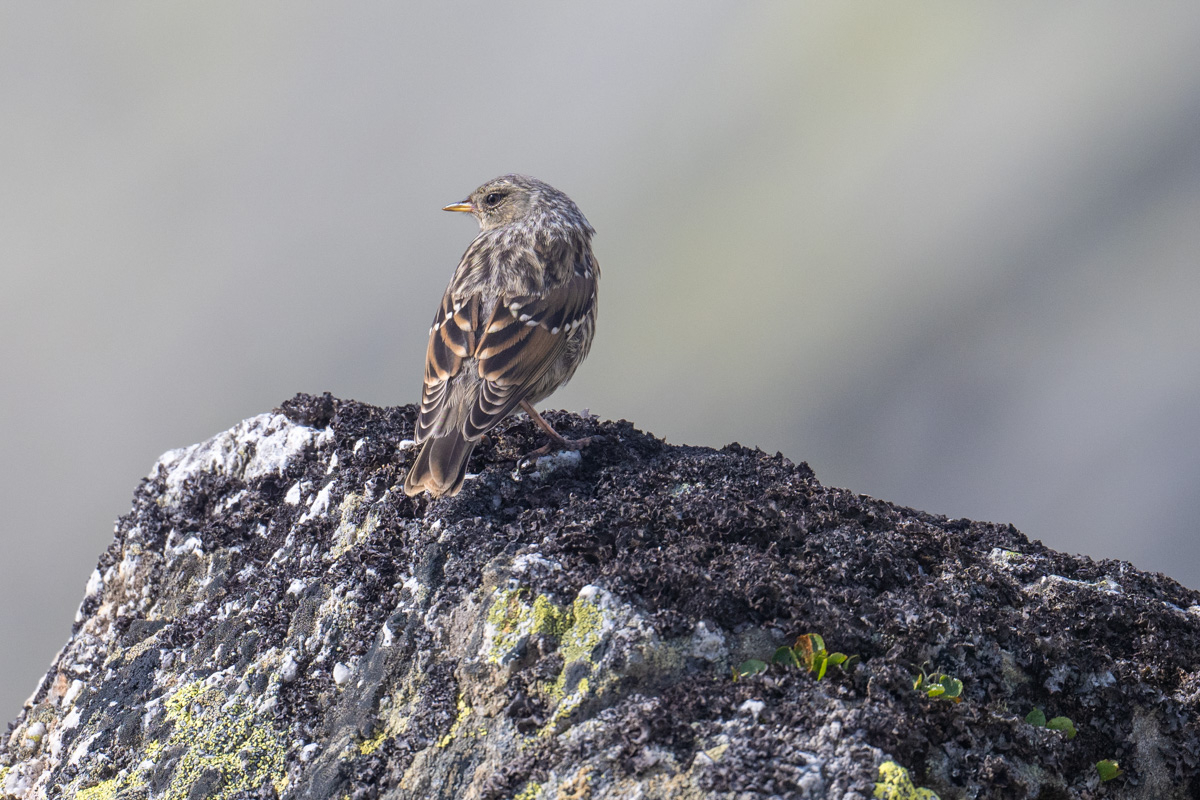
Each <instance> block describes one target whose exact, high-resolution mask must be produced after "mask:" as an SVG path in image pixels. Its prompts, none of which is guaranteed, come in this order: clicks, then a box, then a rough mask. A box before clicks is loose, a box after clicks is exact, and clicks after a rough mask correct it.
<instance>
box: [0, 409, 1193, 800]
mask: <svg viewBox="0 0 1200 800" xmlns="http://www.w3.org/2000/svg"><path fill="white" fill-rule="evenodd" d="M413 416H414V412H413V409H412V407H401V408H393V409H380V408H372V407H370V406H366V405H362V404H360V403H355V402H349V401H341V400H336V399H334V398H332V397H330V396H328V395H325V396H324V397H310V396H305V395H299V396H297V397H296V398H294V399H292V400H290V401H288V402H287V403H285V404H284V405H283V406H282V407H281V408H280V409H278V410H277V411H276V412H275V413H273V414H264V415H262V416H258V417H254V418H252V419H249V420H246V421H245V422H243V423H241V424H239V425H237V426H236V427H234V428H233V429H232V430H230V431H227V432H225V433H223V434H220V435H219V436H217V437H215V438H213V439H211V440H209V441H207V442H204V443H202V444H199V445H195V446H193V447H189V448H186V449H183V450H176V451H172V452H170V453H167V454H166V455H164V456H163V457H162V458H161V459H159V461H158V463H157V464H156V465H155V467H154V469H153V471H152V472H151V473H150V475H149V476H148V477H147V478H146V479H145V480H144V481H143V482H142V484H141V486H140V487H139V488H138V490H137V493H136V495H135V497H134V503H133V509H132V510H131V511H130V513H129V514H127V515H126V516H124V517H122V518H121V520H120V522H119V524H118V526H117V534H116V537H115V538H114V540H113V542H112V544H111V546H110V547H109V548H108V550H107V551H106V552H105V553H104V555H103V556H102V557H101V559H100V563H99V566H98V567H97V571H96V573H95V574H94V575H93V576H92V579H91V580H90V581H89V582H88V586H87V590H86V595H85V597H84V600H83V603H82V605H81V606H80V609H79V614H78V617H77V620H76V624H75V628H74V631H73V633H72V636H71V638H70V640H69V641H68V642H67V644H66V646H65V647H64V648H63V650H62V651H61V653H60V654H59V655H58V657H57V658H56V659H55V661H54V663H53V664H52V665H51V667H50V670H49V672H47V674H46V677H45V679H44V680H43V681H42V684H41V685H40V686H39V687H38V689H37V691H36V692H35V694H34V695H33V697H32V698H30V701H29V702H28V703H27V704H26V706H25V709H24V710H23V711H22V713H21V715H20V716H19V717H18V719H17V720H16V721H15V722H14V723H13V724H12V726H11V727H10V730H9V734H8V736H7V737H6V738H5V739H4V740H3V742H0V797H20V798H27V797H29V798H32V797H55V798H57V797H66V798H70V797H75V798H79V800H100V799H101V798H173V799H180V800H182V799H183V798H200V797H208V798H235V797H236V798H256V797H257V798H270V797H284V798H344V797H350V798H374V797H384V798H429V797H437V798H480V799H481V800H482V799H484V798H488V799H494V800H499V799H500V798H520V800H534V799H535V798H543V799H545V800H549V799H550V798H633V797H640V798H700V797H722V798H752V797H796V798H864V799H865V798H870V797H892V798H917V797H931V796H934V795H933V794H932V793H933V792H936V793H937V796H940V797H942V798H968V797H971V798H974V797H980V798H984V797H1004V798H1012V799H1013V800H1019V799H1020V798H1042V800H1046V799H1047V798H1058V799H1063V798H1081V799H1082V798H1102V797H1121V798H1126V797H1127V798H1193V797H1198V796H1200V732H1198V729H1197V713H1198V712H1200V595H1198V594H1197V593H1196V592H1194V591H1190V590H1188V589H1185V588H1183V587H1181V586H1179V585H1178V584H1176V583H1174V582H1173V581H1171V580H1169V579H1167V578H1165V577H1163V576H1161V575H1156V574H1147V573H1143V572H1139V571H1137V570H1135V569H1133V568H1132V567H1130V566H1129V565H1128V564H1125V563H1121V562H1116V561H1100V562H1095V561H1092V560H1090V559H1088V558H1085V557H1079V556H1069V555H1063V554H1061V553H1056V552H1053V551H1051V550H1049V549H1047V548H1045V547H1043V546H1042V545H1041V544H1040V543H1038V542H1030V541H1029V540H1027V539H1026V538H1025V537H1024V536H1023V535H1021V533H1020V532H1018V531H1017V530H1015V529H1014V528H1013V527H1011V526H1007V525H993V524H987V523H978V522H970V521H968V520H963V519H959V520H948V519H946V518H944V517H938V516H933V515H930V514H925V513H921V512H918V511H914V510H912V509H907V508H899V507H896V506H894V505H891V504H888V503H886V502H882V501H879V500H874V499H871V498H869V497H865V496H862V495H855V494H853V493H850V492H847V491H844V490H841V489H832V488H827V487H824V486H822V485H821V484H819V483H818V482H817V481H816V479H815V477H814V476H813V473H812V471H811V470H810V469H809V468H808V467H807V466H806V465H804V464H799V465H796V464H792V463H790V462H789V461H787V460H786V459H784V458H783V457H782V456H779V455H775V456H769V455H766V454H764V453H762V452H759V451H756V450H749V449H746V448H744V447H740V446H738V445H730V446H728V447H726V448H724V449H722V450H720V451H717V450H711V449H707V448H699V447H676V446H669V445H667V444H665V443H664V442H662V441H661V440H658V439H655V438H654V437H652V436H649V435H646V434H644V433H641V432H639V431H637V430H635V429H634V428H633V427H632V426H631V425H630V424H629V423H627V422H603V423H602V422H598V421H596V420H594V419H591V418H580V417H576V416H571V415H567V414H563V413H557V414H556V413H551V414H549V418H550V419H551V421H552V422H553V423H554V424H555V425H556V426H558V428H559V430H561V431H564V433H566V434H567V435H571V436H588V435H591V436H602V437H603V441H600V442H597V443H595V444H593V445H592V446H591V447H589V448H588V449H587V450H586V451H584V452H583V453H582V458H575V457H573V456H572V457H569V458H551V459H548V460H545V461H543V460H538V461H535V462H534V463H532V464H530V463H524V462H523V461H522V459H521V458H520V456H521V454H523V453H525V452H528V451H529V450H531V449H533V448H534V447H536V446H537V445H539V444H541V439H540V438H539V434H538V432H537V431H536V430H535V429H534V427H533V426H532V425H531V423H530V422H529V421H528V420H526V419H524V418H523V417H522V418H520V419H511V420H509V421H507V422H506V423H505V424H504V425H502V426H501V427H500V428H499V429H498V431H497V432H495V434H494V435H493V436H492V437H491V439H490V440H488V441H486V442H484V443H483V444H482V445H481V446H480V447H479V448H478V449H477V452H476V455H475V456H474V460H473V461H472V467H471V468H472V469H473V470H477V471H478V472H479V475H478V477H476V478H474V479H471V480H469V481H468V482H467V484H466V486H465V488H464V489H463V491H462V493H461V494H460V495H459V496H457V497H455V498H451V499H446V500H438V501H430V500H429V499H428V498H424V497H422V498H415V499H410V498H407V497H405V495H404V492H403V491H402V490H401V485H402V481H403V478H404V474H405V469H406V464H407V463H409V462H410V461H411V460H412V458H413V456H414V453H415V451H414V450H413V448H412V444H411V436H412V425H413ZM1130 533H1131V535H1136V532H1134V531H1131V532H1130ZM809 633H816V634H819V635H820V636H821V637H823V642H824V645H825V646H826V647H827V648H828V651H830V652H832V651H837V652H839V653H844V654H847V655H856V656H858V659H857V662H858V663H857V665H855V666H853V668H851V669H845V668H844V667H845V665H836V664H833V663H832V662H835V661H837V660H839V659H838V658H837V657H832V659H831V662H830V663H829V664H828V665H827V669H826V671H825V673H824V675H823V676H821V675H820V671H819V670H817V671H812V672H810V671H809V670H808V669H806V668H805V667H806V666H807V665H808V664H807V663H806V659H807V658H808V655H807V654H806V652H805V651H804V650H803V648H792V647H791V646H792V645H794V644H796V642H797V640H798V639H799V638H801V637H804V639H803V641H806V642H809V643H810V645H812V644H819V642H818V640H816V639H813V638H810V637H805V635H806V634H809ZM785 646H786V647H787V648H788V649H784V650H779V648H781V647H785ZM819 652H820V651H819V650H818V653H819ZM777 655H778V657H779V658H780V659H787V660H792V661H793V663H792V664H791V665H785V664H773V665H772V664H770V662H771V661H772V659H773V658H774V657H776V656H777ZM818 660H819V659H818ZM801 662H805V663H801ZM797 663H800V666H797V665H796V664H797ZM735 673H736V674H737V680H735V679H734V675H735ZM922 674H923V675H924V677H923V678H922V679H921V684H920V688H919V689H914V681H915V679H917V678H918V677H920V676H922ZM959 686H960V687H961V692H959V688H958V687H959ZM939 693H940V696H935V695H939ZM959 693H960V696H959V697H957V698H955V697H953V695H955V694H959ZM955 700H959V701H960V702H955ZM1034 708H1037V709H1041V711H1042V712H1043V714H1044V716H1043V718H1042V719H1049V720H1050V722H1048V723H1046V725H1049V727H1047V726H1046V725H1037V724H1034V723H1033V722H1026V721H1025V718H1026V715H1027V714H1029V712H1030V711H1031V710H1033V709H1034ZM1057 717H1066V718H1069V720H1070V721H1071V723H1072V725H1073V727H1074V729H1075V730H1076V731H1077V735H1075V736H1074V738H1068V734H1067V732H1066V731H1065V730H1059V729H1055V724H1058V726H1059V727H1063V726H1062V724H1061V723H1055V720H1054V719H1053V718H1057ZM1034 719H1035V721H1037V719H1036V715H1035V718H1034ZM1101 760H1112V761H1116V762H1117V763H1118V765H1119V769H1120V770H1121V774H1120V775H1119V776H1118V777H1116V778H1114V779H1111V780H1109V781H1101V778H1100V773H1099V771H1098V770H1097V766H1096V765H1097V762H1100V761H1101Z"/></svg>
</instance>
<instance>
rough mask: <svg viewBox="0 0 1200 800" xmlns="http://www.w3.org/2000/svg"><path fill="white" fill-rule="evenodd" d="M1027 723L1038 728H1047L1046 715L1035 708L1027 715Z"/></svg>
mask: <svg viewBox="0 0 1200 800" xmlns="http://www.w3.org/2000/svg"><path fill="white" fill-rule="evenodd" d="M1025 721H1026V722H1028V723H1029V724H1030V725H1033V726H1034V727H1036V728H1044V727H1046V714H1045V713H1044V712H1043V711H1042V710H1041V709H1040V708H1035V709H1033V711H1030V712H1029V713H1028V714H1026V715H1025Z"/></svg>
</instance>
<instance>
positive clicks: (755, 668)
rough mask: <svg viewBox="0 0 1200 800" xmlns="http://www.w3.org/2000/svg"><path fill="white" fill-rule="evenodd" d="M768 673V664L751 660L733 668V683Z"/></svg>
mask: <svg viewBox="0 0 1200 800" xmlns="http://www.w3.org/2000/svg"><path fill="white" fill-rule="evenodd" d="M766 671H767V662H765V661H759V660H758V659H757V658H751V659H749V660H748V661H743V662H742V663H741V664H738V665H737V666H736V667H734V668H733V682H734V683H737V682H738V681H739V680H740V679H742V678H749V677H750V676H751V675H758V674H759V673H760V672H766Z"/></svg>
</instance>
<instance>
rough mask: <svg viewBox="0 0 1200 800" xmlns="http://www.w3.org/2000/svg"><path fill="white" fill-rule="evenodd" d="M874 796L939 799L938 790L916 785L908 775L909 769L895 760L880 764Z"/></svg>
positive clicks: (903, 799)
mask: <svg viewBox="0 0 1200 800" xmlns="http://www.w3.org/2000/svg"><path fill="white" fill-rule="evenodd" d="M872 797H874V798H875V800H938V796H937V793H936V792H934V791H933V790H932V789H922V788H921V787H919V786H916V785H915V784H914V783H913V782H912V778H910V777H909V776H908V770H906V769H905V768H904V767H902V766H900V765H899V764H897V763H896V762H895V761H885V762H883V763H882V764H880V765H879V781H878V782H877V783H876V784H875V793H874V794H873V795H872Z"/></svg>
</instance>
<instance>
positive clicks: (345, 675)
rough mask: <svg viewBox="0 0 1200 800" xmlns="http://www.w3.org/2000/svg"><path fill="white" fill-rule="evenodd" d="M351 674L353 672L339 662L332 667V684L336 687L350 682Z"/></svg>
mask: <svg viewBox="0 0 1200 800" xmlns="http://www.w3.org/2000/svg"><path fill="white" fill-rule="evenodd" d="M352 674H354V671H353V670H352V669H350V668H349V667H347V666H346V665H345V664H343V663H342V662H340V661H339V662H337V663H336V664H334V665H333V682H334V683H336V684H337V685H338V686H341V685H342V684H344V683H345V682H346V681H348V680H350V676H351V675H352Z"/></svg>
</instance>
